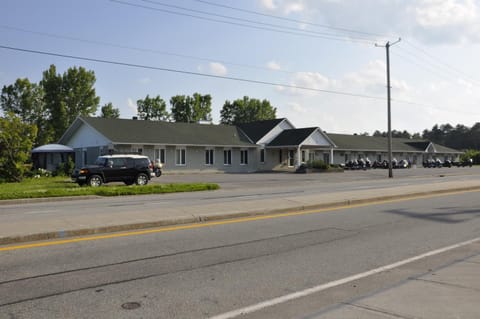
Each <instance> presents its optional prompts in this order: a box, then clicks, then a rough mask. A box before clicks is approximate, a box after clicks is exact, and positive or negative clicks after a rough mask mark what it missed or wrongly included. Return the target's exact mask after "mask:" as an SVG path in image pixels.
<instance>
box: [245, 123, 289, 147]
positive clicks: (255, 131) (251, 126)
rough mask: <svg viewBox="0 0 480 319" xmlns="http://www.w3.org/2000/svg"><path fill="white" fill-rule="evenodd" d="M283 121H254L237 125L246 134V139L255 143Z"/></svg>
mask: <svg viewBox="0 0 480 319" xmlns="http://www.w3.org/2000/svg"><path fill="white" fill-rule="evenodd" d="M283 120H284V119H273V120H263V121H255V122H250V123H242V124H239V125H238V127H240V129H242V131H244V132H245V134H247V136H248V137H250V139H251V140H252V141H253V142H254V143H257V142H258V141H259V140H260V139H261V138H262V137H264V136H265V135H266V134H267V133H268V132H270V131H271V130H272V129H273V128H274V127H275V126H277V125H278V124H280V123H281V122H282V121H283Z"/></svg>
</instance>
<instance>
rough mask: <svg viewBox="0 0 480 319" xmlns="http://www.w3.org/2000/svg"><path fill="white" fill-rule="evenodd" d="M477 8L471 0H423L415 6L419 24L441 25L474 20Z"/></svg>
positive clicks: (476, 15)
mask: <svg viewBox="0 0 480 319" xmlns="http://www.w3.org/2000/svg"><path fill="white" fill-rule="evenodd" d="M477 11H478V8H477V5H476V4H475V2H474V1H473V0H423V1H420V4H419V5H418V6H417V7H416V8H415V15H416V20H417V21H418V23H419V24H420V25H421V26H426V27H443V26H449V25H462V24H469V23H472V22H475V20H476V19H477V18H478V14H477V13H478V12H477Z"/></svg>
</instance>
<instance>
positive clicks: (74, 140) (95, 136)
mask: <svg viewBox="0 0 480 319" xmlns="http://www.w3.org/2000/svg"><path fill="white" fill-rule="evenodd" d="M109 143H110V141H109V140H107V139H106V138H105V137H104V136H103V135H101V134H99V133H98V132H96V131H95V130H93V129H91V128H90V127H87V126H86V125H81V126H80V128H79V129H78V130H77V131H76V132H75V134H74V135H73V136H72V137H71V138H70V140H69V141H68V144H67V145H68V146H70V147H71V148H84V147H95V146H106V145H108V144H109Z"/></svg>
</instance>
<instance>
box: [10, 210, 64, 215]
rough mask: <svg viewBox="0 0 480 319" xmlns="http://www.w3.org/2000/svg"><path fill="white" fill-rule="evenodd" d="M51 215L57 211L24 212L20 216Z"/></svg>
mask: <svg viewBox="0 0 480 319" xmlns="http://www.w3.org/2000/svg"><path fill="white" fill-rule="evenodd" d="M51 213H58V209H56V210H34V211H29V212H24V213H22V214H24V215H35V214H51ZM17 215H18V214H17Z"/></svg>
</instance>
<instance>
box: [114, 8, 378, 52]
mask: <svg viewBox="0 0 480 319" xmlns="http://www.w3.org/2000/svg"><path fill="white" fill-rule="evenodd" d="M110 1H111V2H115V3H118V4H122V5H126V6H131V7H136V8H141V9H147V10H152V11H158V12H163V13H168V14H173V15H179V16H185V17H189V18H195V19H200V20H205V21H210V22H216V23H223V24H229V25H235V26H240V27H245V28H250V29H256V30H265V31H270V32H275V33H281V34H290V35H297V36H303V37H310V38H317V39H324V40H333V41H344V42H351V43H359V44H372V43H374V42H373V41H370V40H363V39H353V38H348V37H343V38H342V37H339V36H327V35H316V34H309V33H305V32H304V31H302V32H296V31H288V30H278V29H273V28H268V27H261V26H258V25H251V24H245V23H239V22H232V21H227V20H219V19H213V18H208V17H202V16H198V15H193V14H188V13H181V12H178V11H172V10H166V9H160V8H155V7H149V6H145V5H141V4H136V3H130V2H125V1H121V0H110ZM279 28H283V27H282V26H279Z"/></svg>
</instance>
